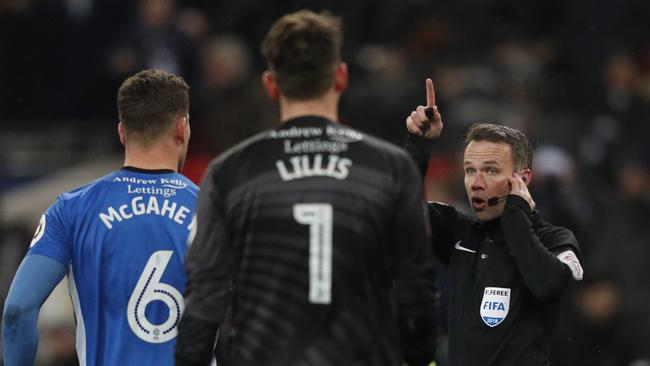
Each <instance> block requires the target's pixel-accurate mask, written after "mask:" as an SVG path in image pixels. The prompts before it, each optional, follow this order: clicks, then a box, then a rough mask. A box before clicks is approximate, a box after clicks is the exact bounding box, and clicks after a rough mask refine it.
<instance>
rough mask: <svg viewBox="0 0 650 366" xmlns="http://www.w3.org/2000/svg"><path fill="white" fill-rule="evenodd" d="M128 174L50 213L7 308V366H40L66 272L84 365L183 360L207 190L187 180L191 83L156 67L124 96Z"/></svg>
mask: <svg viewBox="0 0 650 366" xmlns="http://www.w3.org/2000/svg"><path fill="white" fill-rule="evenodd" d="M117 104H118V112H119V118H120V123H119V125H118V133H119V136H120V141H121V142H122V144H123V145H124V147H125V161H124V167H123V168H122V169H120V170H118V171H115V172H113V173H110V174H108V175H106V176H104V177H102V178H99V179H97V180H96V181H93V182H90V183H88V184H86V185H84V186H82V187H80V188H77V189H74V190H72V191H69V192H66V193H63V194H62V195H60V196H59V197H58V199H57V200H56V202H55V203H54V204H53V205H52V206H50V207H49V208H48V209H47V211H46V212H45V214H44V215H43V216H42V218H41V221H40V224H39V225H38V228H37V230H36V234H35V235H34V239H33V240H32V243H31V246H30V248H29V251H28V253H27V256H26V257H25V259H24V260H23V262H22V264H21V265H20V268H19V269H18V272H17V273H16V276H15V278H14V280H13V283H12V285H11V289H10V290H9V295H8V297H7V300H6V302H5V308H4V315H3V316H4V318H3V320H4V322H3V326H2V334H3V346H4V353H5V355H4V357H5V359H4V361H5V364H6V365H7V366H14V365H33V363H34V358H35V356H36V349H37V345H38V331H37V327H36V324H37V319H38V313H39V310H40V307H41V305H42V303H43V301H45V299H46V298H47V297H48V296H49V294H50V292H51V291H52V289H53V288H54V286H56V284H57V283H58V282H59V281H60V280H61V279H62V278H63V276H64V275H66V274H67V277H68V284H69V289H70V295H71V297H72V301H73V304H74V309H75V316H76V320H77V342H76V346H77V354H78V357H79V363H80V364H81V365H82V366H84V365H173V351H174V346H175V337H176V333H177V325H178V322H179V320H180V316H181V314H182V312H183V307H184V305H183V296H182V294H183V291H184V286H185V274H184V272H183V258H184V256H185V252H186V249H187V245H188V242H189V240H188V239H189V236H190V233H191V232H192V231H193V230H192V229H193V227H194V225H195V224H194V222H193V217H194V207H195V200H196V195H197V191H198V188H197V187H196V185H195V184H193V183H192V182H191V181H190V180H189V179H187V178H186V177H184V176H183V175H181V174H179V173H178V171H179V170H180V169H181V168H182V166H183V163H184V160H185V155H186V152H187V145H188V141H189V138H190V126H189V120H188V118H189V117H188V109H189V101H188V86H187V84H186V83H185V82H184V81H183V79H182V78H180V77H177V76H174V75H172V74H169V73H166V72H163V71H157V70H146V71H142V72H140V73H138V74H136V75H134V76H132V77H130V78H128V79H127V80H126V81H125V82H124V83H123V84H122V86H121V87H120V89H119V92H118V96H117Z"/></svg>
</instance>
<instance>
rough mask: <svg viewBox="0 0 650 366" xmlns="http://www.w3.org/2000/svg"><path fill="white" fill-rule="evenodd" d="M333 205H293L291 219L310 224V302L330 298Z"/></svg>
mask: <svg viewBox="0 0 650 366" xmlns="http://www.w3.org/2000/svg"><path fill="white" fill-rule="evenodd" d="M332 213H333V209H332V205H331V204H329V203H300V204H295V205H294V206H293V218H294V219H295V220H296V221H297V222H298V223H300V224H303V225H309V302H311V303H313V304H329V303H330V302H331V301H332Z"/></svg>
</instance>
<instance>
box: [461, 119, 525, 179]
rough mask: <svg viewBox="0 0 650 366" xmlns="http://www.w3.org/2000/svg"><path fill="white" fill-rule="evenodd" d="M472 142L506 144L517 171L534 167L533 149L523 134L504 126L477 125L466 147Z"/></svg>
mask: <svg viewBox="0 0 650 366" xmlns="http://www.w3.org/2000/svg"><path fill="white" fill-rule="evenodd" d="M472 141H490V142H496V143H506V144H508V145H510V149H511V150H512V161H513V162H514V165H515V170H517V171H520V170H523V169H530V168H531V167H532V166H533V149H532V147H531V145H530V141H528V138H527V137H526V135H524V133H523V132H521V131H519V130H517V129H514V128H511V127H508V126H503V125H496V124H492V123H475V124H473V125H472V126H470V128H469V131H468V132H467V136H466V137H465V146H467V144H469V143H470V142H472Z"/></svg>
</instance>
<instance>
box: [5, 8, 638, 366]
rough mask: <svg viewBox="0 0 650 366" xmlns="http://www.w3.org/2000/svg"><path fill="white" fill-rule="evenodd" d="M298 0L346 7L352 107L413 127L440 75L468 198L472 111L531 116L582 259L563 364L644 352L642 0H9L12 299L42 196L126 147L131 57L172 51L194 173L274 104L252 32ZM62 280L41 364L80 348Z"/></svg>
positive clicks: (88, 175) (349, 113) (537, 189)
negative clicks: (123, 102) (124, 85)
mask: <svg viewBox="0 0 650 366" xmlns="http://www.w3.org/2000/svg"><path fill="white" fill-rule="evenodd" d="M301 8H310V9H313V10H322V9H329V10H331V11H332V12H334V13H336V14H338V15H341V16H342V18H343V23H344V30H345V37H344V38H345V40H344V60H345V61H346V62H347V63H348V67H349V69H350V86H349V89H348V91H347V92H346V93H345V94H344V96H343V100H342V106H341V120H342V121H343V122H344V123H346V124H348V125H351V126H353V127H356V128H358V129H360V130H363V131H366V132H368V133H371V134H374V135H376V136H379V137H382V138H384V139H386V140H389V141H391V142H393V143H395V144H398V145H403V143H404V141H405V137H406V133H405V129H404V120H405V118H406V116H407V115H408V114H409V113H410V111H411V110H412V109H413V108H414V107H415V106H416V105H418V104H425V84H424V80H425V78H426V77H431V78H433V80H434V83H435V86H436V96H437V104H438V106H439V108H440V110H441V111H442V114H443V120H444V122H445V128H444V131H443V136H442V138H441V140H440V141H439V142H438V143H437V144H436V148H435V150H434V157H433V159H432V161H431V167H430V171H429V176H428V177H427V185H426V187H427V195H428V197H429V199H432V200H436V201H442V202H448V203H452V204H455V205H457V207H465V208H467V204H466V198H465V192H464V188H463V184H462V174H463V173H462V168H461V160H460V159H461V156H462V139H463V134H464V132H465V131H466V129H467V127H468V126H469V124H471V123H472V122H476V121H485V122H490V121H491V122H497V123H503V124H507V125H510V126H513V127H516V128H519V129H521V130H523V131H524V132H525V133H526V134H527V135H528V136H529V138H530V139H531V141H532V142H533V145H534V148H535V155H534V172H535V175H534V178H533V183H532V188H531V189H532V192H533V198H534V199H535V201H536V202H537V206H538V208H539V210H540V211H541V212H542V214H543V215H544V216H545V217H546V218H547V219H548V220H549V221H551V222H553V223H555V224H559V225H562V226H566V227H568V228H570V229H572V230H573V231H574V232H575V233H576V236H577V238H578V240H579V242H580V244H581V246H582V251H583V258H582V262H583V265H584V269H585V279H584V280H583V281H582V282H581V283H579V284H577V285H576V286H574V287H573V288H572V291H571V293H570V295H569V296H567V298H566V299H565V301H564V306H563V308H564V309H563V312H562V313H561V314H558V316H559V317H560V321H559V326H558V327H557V329H556V331H555V333H554V334H553V335H552V337H553V342H552V359H553V362H552V364H553V365H590V366H592V365H593V366H616V365H622V366H628V365H629V366H642V365H650V361H649V360H650V265H648V263H649V258H650V170H649V162H650V144H649V143H648V138H649V137H650V21H648V19H649V17H650V1H647V0H617V1H609V2H604V1H589V0H566V1H561V0H531V1H520V0H458V1H438V0H354V1H349V0H348V1H297V0H296V1H280V0H278V1H263V0H236V1H218V0H177V1H174V0H2V1H0V121H1V122H2V133H1V134H0V305H2V302H3V301H4V298H5V296H6V292H7V290H8V287H9V285H10V282H11V279H12V278H13V273H14V272H15V269H16V268H17V266H18V264H19V263H20V260H21V259H22V257H23V255H24V253H25V251H26V249H27V247H28V245H29V242H30V240H31V236H32V233H33V230H34V228H35V227H36V224H37V222H38V218H39V217H40V215H41V213H42V212H43V210H44V209H45V208H47V206H49V205H50V204H51V203H52V202H53V201H54V200H55V198H56V196H57V194H58V193H60V192H61V191H64V190H67V189H70V188H73V187H74V186H76V185H78V184H81V183H83V182H84V181H87V180H90V179H92V178H94V177H97V176H100V175H103V174H105V173H107V172H108V171H110V170H111V169H114V168H117V167H119V166H120V163H121V161H120V159H121V158H122V155H121V154H122V150H121V146H120V145H119V141H118V139H117V134H116V124H117V112H116V107H115V99H116V93H117V88H118V86H119V85H120V83H121V82H122V81H123V80H124V79H125V78H126V77H128V76H130V75H132V74H133V73H135V72H137V71H139V70H141V69H144V68H161V69H165V70H167V71H171V72H174V73H177V74H180V75H182V76H183V77H184V78H185V79H186V80H187V82H188V83H189V85H190V87H191V110H190V116H191V118H190V120H191V126H192V140H191V142H190V152H189V158H188V163H187V166H186V169H185V173H186V174H187V175H188V176H190V177H191V178H192V179H193V180H195V181H196V182H199V181H200V179H201V175H202V173H203V169H204V168H205V166H206V164H207V163H208V162H209V161H210V160H211V159H212V158H213V157H215V156H217V155H218V154H220V153H221V152H223V151H224V150H226V149H227V148H229V147H231V146H232V145H234V144H235V143H237V142H238V141H240V140H242V139H244V138H246V137H248V136H250V135H252V134H254V133H256V132H257V131H260V130H262V129H264V128H267V127H269V126H272V125H273V124H274V123H276V121H277V108H276V107H275V106H274V105H273V103H272V102H271V101H269V100H268V99H267V98H266V96H265V94H264V92H263V89H262V86H261V83H260V73H261V72H262V71H263V70H264V68H265V65H264V64H263V60H262V57H261V55H260V52H259V44H260V42H261V40H262V38H263V36H264V34H265V32H266V30H267V29H268V28H269V26H270V25H271V23H272V22H273V21H274V20H275V19H277V18H278V17H279V16H281V15H283V14H285V13H286V12H289V11H293V10H297V9H301ZM441 286H443V288H444V279H443V281H442V282H441ZM61 293H62V294H64V293H65V291H62V292H61ZM58 296H59V298H58V300H56V301H53V305H51V307H46V308H45V309H44V311H43V312H42V318H43V319H42V320H43V321H42V322H41V349H40V350H39V365H74V364H76V361H75V360H74V330H73V329H74V323H73V320H72V311H71V310H70V309H69V307H67V306H66V305H65V303H66V301H67V300H66V295H58ZM62 304H63V305H62ZM48 306H49V305H48ZM443 331H444V330H443ZM443 349H444V348H443ZM1 363H2V362H1V360H0V364H1ZM440 365H445V361H444V352H443V354H441V357H440Z"/></svg>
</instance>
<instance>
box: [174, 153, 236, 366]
mask: <svg viewBox="0 0 650 366" xmlns="http://www.w3.org/2000/svg"><path fill="white" fill-rule="evenodd" d="M214 173H215V166H212V167H211V168H210V170H209V171H208V173H207V174H206V175H205V178H204V181H203V184H202V186H201V190H200V191H199V196H198V198H197V222H196V224H197V231H196V237H195V238H194V241H193V242H192V245H191V246H190V248H189V250H188V253H187V257H186V258H185V272H186V274H187V286H186V289H185V313H184V314H183V318H182V319H181V322H180V325H179V326H178V339H177V343H176V353H175V358H176V365H183V366H184V365H201V366H205V365H207V364H209V362H210V358H211V356H212V351H213V349H214V342H215V338H216V334H217V330H218V327H219V325H220V324H221V323H222V322H223V320H224V316H225V313H226V308H227V305H228V297H229V296H228V295H229V284H230V279H231V275H232V270H233V268H234V260H235V253H234V251H233V249H232V247H231V241H230V237H229V235H228V230H227V228H226V224H225V220H224V216H223V212H222V205H221V199H220V197H219V192H218V191H217V189H216V187H215V184H214V177H215V174H214Z"/></svg>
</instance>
